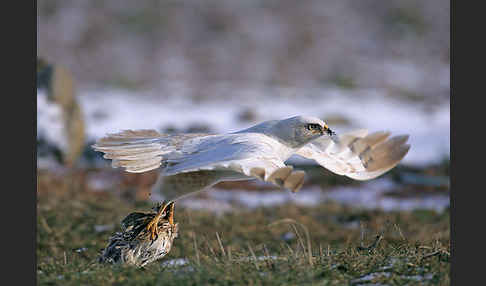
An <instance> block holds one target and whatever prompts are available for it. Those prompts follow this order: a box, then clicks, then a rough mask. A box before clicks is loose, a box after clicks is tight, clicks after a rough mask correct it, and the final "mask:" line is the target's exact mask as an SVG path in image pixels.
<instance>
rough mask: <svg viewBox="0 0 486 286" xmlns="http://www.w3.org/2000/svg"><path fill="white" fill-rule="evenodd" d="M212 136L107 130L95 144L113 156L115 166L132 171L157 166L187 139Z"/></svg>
mask: <svg viewBox="0 0 486 286" xmlns="http://www.w3.org/2000/svg"><path fill="white" fill-rule="evenodd" d="M204 136H210V135H209V134H201V133H194V134H177V135H170V134H161V133H159V132H157V131H155V130H148V129H144V130H124V131H122V132H119V133H113V134H108V135H107V136H106V137H103V138H101V139H99V140H98V141H97V142H96V144H94V145H93V146H92V147H93V149H94V150H96V151H99V152H103V153H105V154H104V155H103V158H105V159H111V160H112V167H113V168H117V167H122V168H125V171H127V172H130V173H142V172H147V171H150V170H153V169H157V168H159V167H160V166H161V164H162V163H163V162H164V161H165V160H166V159H168V158H170V157H171V156H174V155H175V154H177V153H178V152H179V151H180V149H181V148H182V145H183V143H184V142H185V141H187V140H190V139H193V138H198V137H204Z"/></svg>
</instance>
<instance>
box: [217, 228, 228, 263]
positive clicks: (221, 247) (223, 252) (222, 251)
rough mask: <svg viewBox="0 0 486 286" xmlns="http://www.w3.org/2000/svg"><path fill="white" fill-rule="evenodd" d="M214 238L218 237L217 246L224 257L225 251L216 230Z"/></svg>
mask: <svg viewBox="0 0 486 286" xmlns="http://www.w3.org/2000/svg"><path fill="white" fill-rule="evenodd" d="M216 238H217V239H218V244H219V248H220V249H221V253H222V254H223V257H226V251H225V250H224V247H223V243H222V242H221V238H219V234H218V232H216Z"/></svg>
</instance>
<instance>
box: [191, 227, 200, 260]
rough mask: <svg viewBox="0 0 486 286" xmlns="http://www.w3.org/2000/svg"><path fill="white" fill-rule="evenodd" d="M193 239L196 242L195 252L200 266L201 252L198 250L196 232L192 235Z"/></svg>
mask: <svg viewBox="0 0 486 286" xmlns="http://www.w3.org/2000/svg"><path fill="white" fill-rule="evenodd" d="M192 239H193V241H194V251H195V252H196V262H197V265H198V266H200V265H201V260H200V259H199V250H198V249H197V241H196V233H195V232H193V233H192Z"/></svg>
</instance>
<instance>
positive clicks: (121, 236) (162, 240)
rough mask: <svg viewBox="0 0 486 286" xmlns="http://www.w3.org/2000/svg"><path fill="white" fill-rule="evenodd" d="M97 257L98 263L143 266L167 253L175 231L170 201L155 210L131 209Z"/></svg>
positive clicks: (159, 205)
mask: <svg viewBox="0 0 486 286" xmlns="http://www.w3.org/2000/svg"><path fill="white" fill-rule="evenodd" d="M121 227H122V231H121V232H116V233H115V234H114V235H113V236H112V237H111V238H110V241H109V243H108V246H107V247H106V248H105V249H104V250H103V253H102V254H101V256H100V257H99V259H98V261H99V262H100V263H122V264H131V265H136V266H139V267H143V266H145V265H147V264H148V263H151V262H154V261H156V260H158V259H160V258H162V257H164V256H165V255H166V254H167V253H169V251H170V249H171V247H172V243H173V241H174V238H176V237H177V234H178V224H177V223H174V203H173V202H169V203H166V202H165V201H164V202H163V203H162V204H158V205H157V206H156V207H155V212H150V213H141V212H133V213H131V214H129V215H128V216H127V217H125V218H124V219H123V220H122V222H121Z"/></svg>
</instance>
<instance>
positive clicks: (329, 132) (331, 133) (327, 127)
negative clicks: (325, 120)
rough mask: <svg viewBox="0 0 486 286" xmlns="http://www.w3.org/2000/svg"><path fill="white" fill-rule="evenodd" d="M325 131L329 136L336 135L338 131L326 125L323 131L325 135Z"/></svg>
mask: <svg viewBox="0 0 486 286" xmlns="http://www.w3.org/2000/svg"><path fill="white" fill-rule="evenodd" d="M324 133H326V134H327V135H329V136H335V135H336V132H334V131H332V130H331V129H330V128H329V126H327V124H326V125H324V129H323V130H322V131H321V134H322V135H324Z"/></svg>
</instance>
